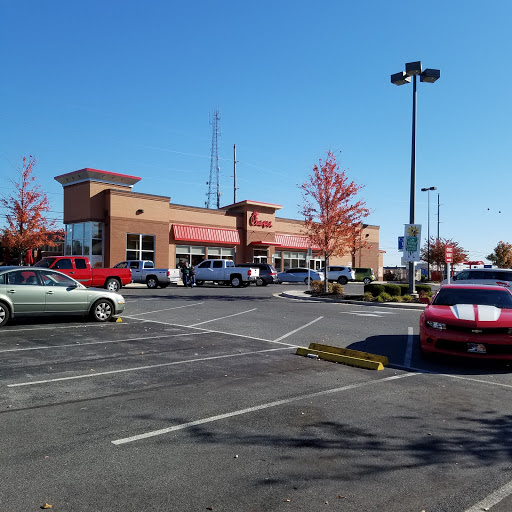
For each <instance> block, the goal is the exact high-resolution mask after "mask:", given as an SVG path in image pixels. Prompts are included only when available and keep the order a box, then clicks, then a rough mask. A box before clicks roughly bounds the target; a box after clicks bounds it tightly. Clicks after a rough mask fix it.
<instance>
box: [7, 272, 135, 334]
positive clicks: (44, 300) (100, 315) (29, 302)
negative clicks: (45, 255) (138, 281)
mask: <svg viewBox="0 0 512 512" xmlns="http://www.w3.org/2000/svg"><path fill="white" fill-rule="evenodd" d="M124 306H125V301H124V298H123V296H122V295H119V294H118V293H114V292H109V291H108V290H103V289H99V288H98V289H96V288H86V287H85V286H83V285H82V284H80V283H79V282H78V281H75V280H74V279H72V278H71V277H69V276H66V275H64V274H62V273H60V272H58V271H56V270H50V269H43V268H34V267H0V326H2V325H4V324H5V323H7V321H8V320H9V318H14V317H18V316H46V315H82V316H90V317H91V318H92V319H93V320H95V321H97V322H106V321H108V320H111V319H112V318H113V317H114V316H116V315H119V314H121V313H122V312H123V311H124Z"/></svg>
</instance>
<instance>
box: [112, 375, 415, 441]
mask: <svg viewBox="0 0 512 512" xmlns="http://www.w3.org/2000/svg"><path fill="white" fill-rule="evenodd" d="M414 375H420V374H419V373H404V374H403V375H393V376H391V377H384V378H383V379H377V380H371V381H365V382H359V383H357V384H349V385H347V386H342V387H340V388H334V389H326V390H324V391H317V392H316V393H308V394H306V395H300V396H294V397H292V398H286V399H284V400H277V401H275V402H268V403H266V404H261V405H256V406H254V407H247V408H246V409H239V410H238V411H232V412H228V413H225V414H219V415H217V416H210V417H209V418H203V419H200V420H196V421H189V422H187V423H181V424H179V425H173V426H172V427H167V428H162V429H159V430H153V431H151V432H146V433H144V434H138V435H135V436H131V437H125V438H122V439H115V440H114V441H111V443H112V444H114V445H121V444H127V443H132V442H134V441H139V440H141V439H148V438H150V437H155V436H160V435H163V434H168V433H169V432H176V431H177V430H184V429H186V428H189V427H194V426H196V425H203V424H205V423H212V422H214V421H219V420H223V419H226V418H232V417H234V416H240V415H242V414H249V413H251V412H255V411H261V410H263V409H270V408H271V407H278V406H280V405H286V404H290V403H293V402H298V401H299V400H309V399H311V398H315V397H318V396H324V395H330V394H333V393H340V392H342V391H348V390H350V389H357V388H361V387H364V386H371V385H377V384H381V383H383V382H387V381H392V380H397V379H403V378H404V377H412V376H414Z"/></svg>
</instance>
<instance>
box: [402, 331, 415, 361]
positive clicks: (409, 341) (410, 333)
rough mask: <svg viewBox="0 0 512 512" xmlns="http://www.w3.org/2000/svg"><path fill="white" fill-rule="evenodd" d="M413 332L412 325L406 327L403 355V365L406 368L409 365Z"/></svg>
mask: <svg viewBox="0 0 512 512" xmlns="http://www.w3.org/2000/svg"><path fill="white" fill-rule="evenodd" d="M413 334H414V329H413V328H412V327H407V347H406V349H405V356H404V366H405V367H406V368H408V367H409V366H411V360H412V341H413Z"/></svg>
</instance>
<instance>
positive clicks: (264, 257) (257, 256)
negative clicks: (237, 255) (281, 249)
mask: <svg viewBox="0 0 512 512" xmlns="http://www.w3.org/2000/svg"><path fill="white" fill-rule="evenodd" d="M252 261H254V263H267V262H268V250H267V249H254V251H253V257H252Z"/></svg>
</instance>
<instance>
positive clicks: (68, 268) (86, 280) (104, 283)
mask: <svg viewBox="0 0 512 512" xmlns="http://www.w3.org/2000/svg"><path fill="white" fill-rule="evenodd" d="M34 267H39V268H52V269H54V270H58V271H59V272H62V273H63V274H66V275H68V276H69V277H72V278H73V279H76V280H77V281H78V282H79V283H81V284H83V285H84V286H88V287H89V286H97V287H99V288H106V289H107V290H110V291H111V292H117V291H118V290H119V289H120V288H121V287H122V286H125V285H127V284H130V283H131V282H132V271H131V270H130V269H129V268H116V269H113V268H91V264H90V262H89V259H88V258H86V257H85V256H48V257H46V258H43V259H41V260H39V261H38V262H37V263H36V264H35V265H34Z"/></svg>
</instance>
